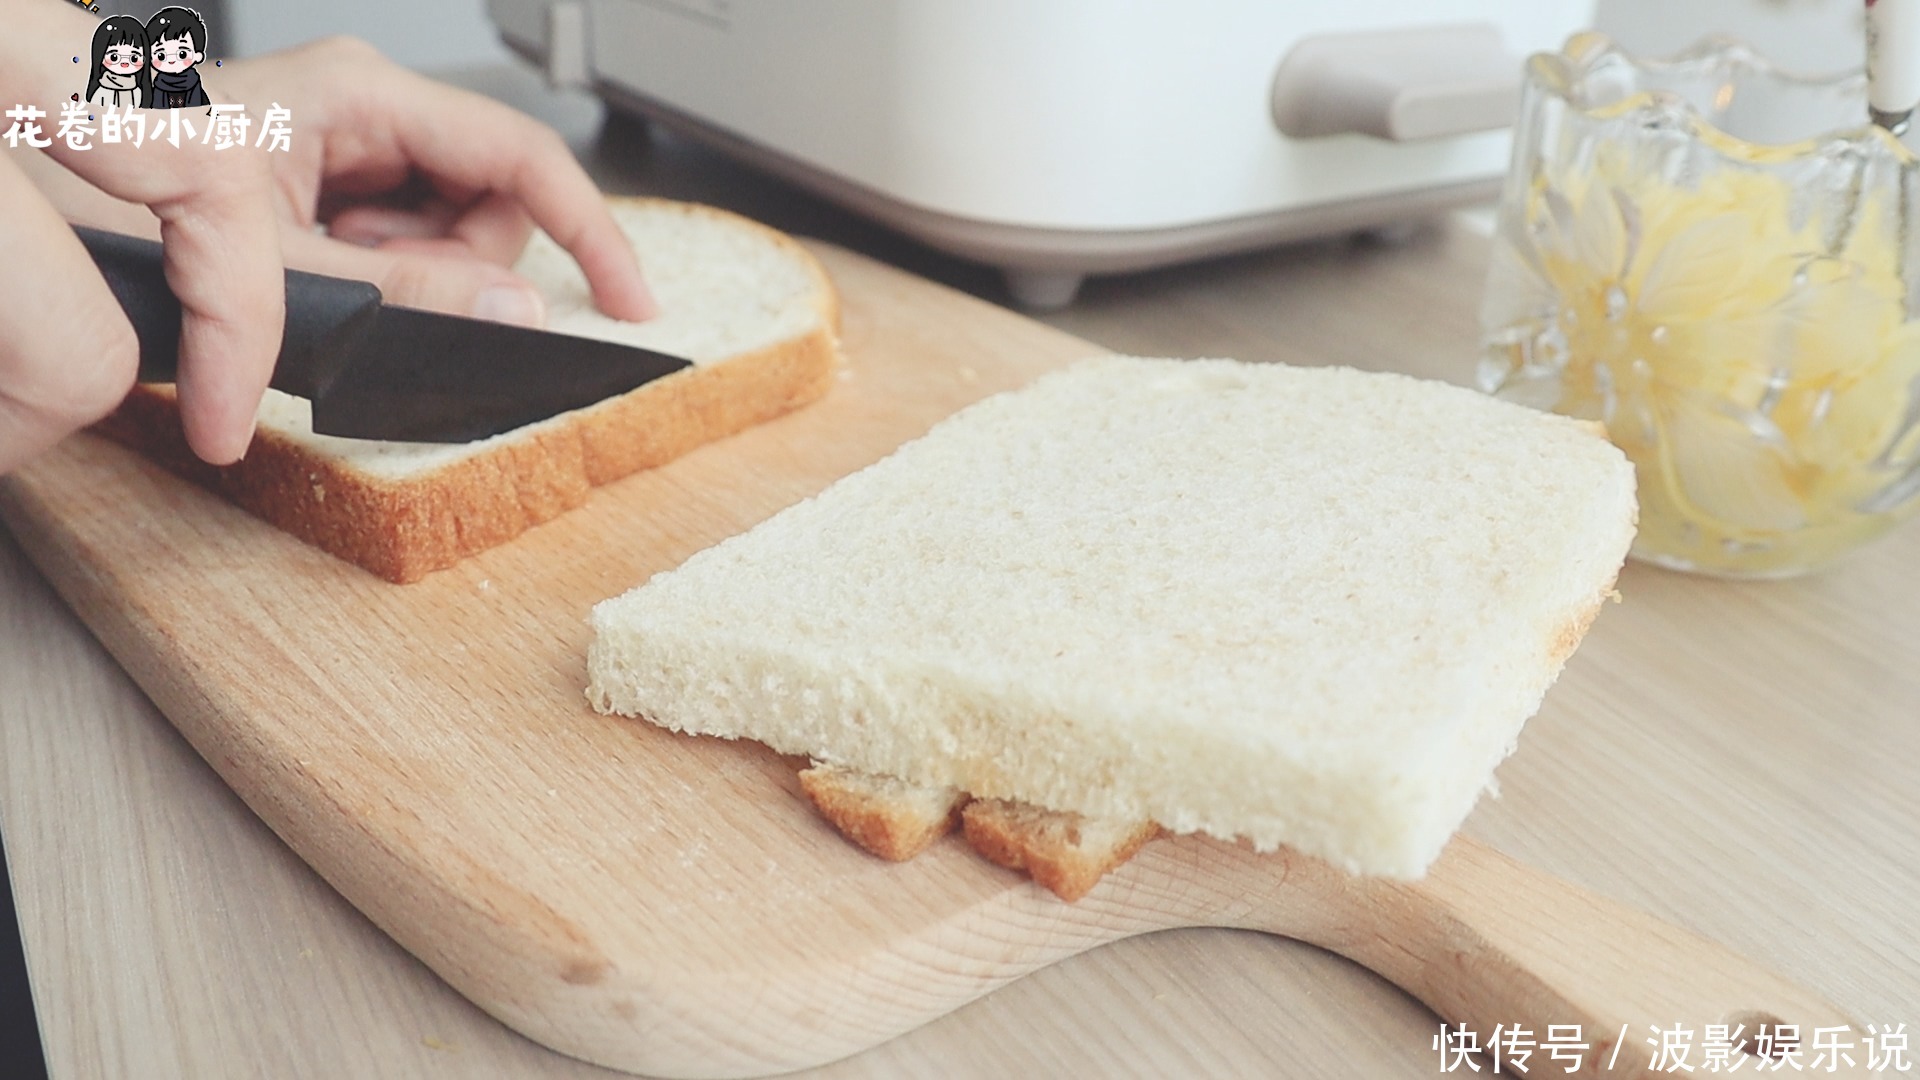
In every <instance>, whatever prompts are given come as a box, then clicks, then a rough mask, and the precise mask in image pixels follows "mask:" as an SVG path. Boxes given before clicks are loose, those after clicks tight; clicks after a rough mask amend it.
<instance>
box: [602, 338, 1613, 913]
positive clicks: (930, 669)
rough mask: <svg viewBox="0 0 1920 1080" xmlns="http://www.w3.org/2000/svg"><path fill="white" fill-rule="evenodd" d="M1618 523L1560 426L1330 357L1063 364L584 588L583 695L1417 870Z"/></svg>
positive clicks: (720, 728)
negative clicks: (630, 573) (683, 557)
mask: <svg viewBox="0 0 1920 1080" xmlns="http://www.w3.org/2000/svg"><path fill="white" fill-rule="evenodd" d="M1635 517H1636V504H1635V501H1634V472H1633V467H1632V465H1631V464H1630V463H1629V462H1628V461H1627V459H1626V457H1625V456H1624V455H1623V454H1622V453H1621V452H1620V451H1619V450H1618V449H1617V448H1616V447H1614V446H1613V445H1612V444H1610V443H1609V442H1607V440H1606V439H1605V438H1604V437H1603V436H1602V434H1601V433H1600V432H1598V431H1596V430H1595V429H1594V427H1593V426H1592V425H1589V424H1586V423H1583V422H1581V421H1577V420H1573V419H1569V418H1566V417H1560V416H1554V415H1551V414H1547V413H1542V412H1537V411H1535V410H1532V409H1527V408H1525V407H1522V406H1519V405H1514V404H1511V403H1509V402H1503V401H1499V400H1495V399H1493V398H1491V397H1488V396H1486V395H1483V394H1479V393H1476V392H1474V391H1471V390H1466V389H1462V388H1460V387H1455V386H1448V385H1445V384H1441V383H1436V382H1428V381H1423V380H1417V379H1411V378H1407V377H1405V376H1399V375H1387V374H1376V373H1367V372H1361V371H1355V370H1351V369H1340V368H1293V367H1286V366H1282V365H1271V364H1239V363H1235V362H1232V361H1226V360H1197V361H1177V360H1142V359H1135V358H1127V357H1109V358H1104V359H1096V360H1089V361H1085V362H1082V363H1080V364H1077V365H1075V366H1073V367H1070V368H1068V369H1066V370H1065V371H1062V372H1058V373H1055V374H1052V375H1048V376H1046V377H1044V378H1042V379H1040V380H1038V381H1037V382H1035V383H1033V384H1032V385H1031V386H1028V387H1026V388H1025V389H1022V390H1017V391H1013V392H1011V393H1006V394H1001V395H998V396H995V397H992V398H989V399H987V400H985V401H983V402H981V403H979V404H977V405H974V406H973V407H971V408H969V409H966V410H965V411H963V412H961V413H959V414H957V415H955V416H954V417H951V418H949V419H948V420H946V421H944V422H943V423H941V424H939V425H938V426H936V427H935V428H934V429H933V430H932V431H930V432H929V433H928V434H927V435H925V436H924V437H922V438H920V439H918V440H916V441H914V442H911V443H908V444H906V445H905V446H903V447H901V448H900V449H899V450H897V451H895V452H894V453H893V454H892V455H891V456H889V457H887V458H885V459H884V460H882V461H879V462H877V463H875V464H873V465H871V466H869V467H868V468H866V469H863V470H861V471H860V472H857V473H854V474H853V475H851V476H848V477H846V478H844V479H842V480H840V481H839V482H838V483H836V484H834V485H833V486H832V487H830V488H828V489H827V490H826V491H824V492H822V493H820V494H819V495H817V496H815V497H814V498H812V499H810V500H807V501H805V502H802V503H800V504H798V505H796V506H793V507H790V508H789V509H787V510H785V511H783V512H781V513H779V514H777V515H775V516H773V517H772V518H770V519H768V520H767V521H765V522H762V523H761V524H760V525H758V526H756V527H755V528H754V529H752V530H750V531H749V532H747V533H745V534H743V535H740V536H736V537H733V538H731V539H729V540H727V541H725V542H723V543H721V544H718V545H716V546H714V547H711V548H708V549H707V550H705V551H702V552H700V553H698V554H696V555H694V556H693V557H692V558H690V559H688V560H687V561H686V562H685V563H684V564H682V565H681V566H679V567H678V568H676V569H673V570H669V571H666V572H663V573H660V574H657V575H655V576H654V577H653V578H652V580H650V581H648V582H646V583H645V584H643V585H641V586H640V587H638V588H636V589H634V590H632V591H631V592H629V593H627V594H625V595H623V596H620V597H617V598H615V599H612V600H608V601H605V602H603V603H601V604H599V605H598V606H596V607H595V609H594V612H593V617H592V621H593V630H594V637H593V641H592V644H591V645H590V647H589V652H588V674H589V689H588V696H589V699H590V700H591V701H592V702H593V703H594V705H595V706H596V707H597V708H599V709H601V710H603V711H606V712H612V713H618V714H622V715H628V716H637V717H644V718H645V719H647V720H649V721H651V722H653V723H656V724H659V725H661V726H663V727H666V728H669V729H671V730H676V731H683V732H691V733H699V734H707V735H716V736H720V737H722V738H749V739H755V740H758V741H760V742H762V743H765V744H767V745H768V746H771V747H772V748H773V749H775V750H778V751H780V752H782V753H788V754H804V755H808V756H810V757H812V758H814V759H816V760H824V761H831V762H834V763H835V764H838V765H843V766H845V767H847V768H851V769H856V770H859V771H861V772H867V773H875V774H880V775H885V776H895V777H899V778H900V779H902V780H905V781H907V782H909V783H912V784H916V785H921V786H927V787H951V788H956V789H958V790H961V791H966V792H969V793H971V794H972V795H973V796H974V797H976V798H983V799H984V798H997V799H1009V800H1014V801H1018V802H1023V803H1027V804H1030V805H1033V806H1037V807H1044V808H1046V809H1048V810H1054V811H1071V812H1073V813H1076V814H1080V815H1083V816H1084V817H1086V818H1090V819H1096V820H1104V821H1119V822H1140V821H1153V822H1158V823H1159V824H1160V825H1162V826H1164V827H1165V828H1167V829H1168V830H1169V831H1172V832H1176V833H1187V832H1204V833H1207V834H1209V835H1212V836H1215V837H1218V838H1220V839H1223V840H1245V841H1247V842H1248V843H1250V844H1251V845H1252V846H1253V847H1254V848H1256V849H1257V850H1272V849H1273V848H1275V847H1277V846H1279V845H1281V844H1286V845H1288V846H1290V847H1293V848H1295V849H1297V850H1299V851H1301V852H1303V853H1305V854H1308V855H1313V856H1317V857H1319V858H1322V859H1324V860H1327V861H1328V862H1330V863H1332V864H1334V865H1336V866H1339V867H1341V868H1343V869H1346V870H1348V871H1350V872H1353V873H1360V874H1377V875H1383V876H1389V877H1399V878H1413V877H1419V876H1421V875H1422V874H1424V873H1425V871H1426V868H1427V867H1428V866H1429V865H1430V864H1431V862H1432V861H1433V860H1434V859H1435V858H1436V857H1438V855H1439V854H1440V851H1441V849H1442V848H1443V847H1444V846H1445V845H1446V842H1447V840H1448V839H1449V838H1451V837H1452V835H1453V833H1454V831H1455V829H1457V828H1458V827H1459V825H1460V823H1461V821H1462V820H1464V819H1465V817H1466V816H1467V814H1468V812H1469V811H1470V810H1471V809H1472V808H1473V806H1474V804H1475V803H1476V801H1477V800H1478V799H1479V797H1480V795H1481V793H1482V792H1483V791H1485V790H1487V789H1488V788H1489V786H1490V785H1491V784H1492V782H1493V779H1494V769H1495V767H1496V766H1497V765H1498V764H1499V763H1500V761H1501V760H1503V759H1504V758H1505V757H1506V756H1507V755H1508V754H1509V753H1511V752H1512V751H1513V749H1514V748H1515V746H1516V744H1517V740H1518V738H1519V735H1520V731H1521V728H1522V726H1523V725H1524V723H1525V722H1526V720H1527V718H1528V717H1530V716H1531V715H1533V713H1534V712H1535V711H1536V710H1537V709H1538V708H1539V706H1540V703H1541V700H1542V697H1543V695H1544V694H1545V693H1546V691H1547V688H1548V687H1549V686H1551V685H1552V683H1553V682H1554V680H1555V678H1556V677H1557V676H1558V674H1559V671H1560V668H1561V665H1562V664H1563V663H1564V662H1565V661H1566V659H1567V656H1568V653H1569V652H1570V651H1571V650H1572V648H1573V647H1574V645H1575V644H1576V643H1577V642H1578V641H1579V640H1580V638H1581V636H1582V635H1583V634H1584V633H1585V631H1586V628H1587V625H1588V623H1589V622H1590V621H1591V619H1592V618H1593V615H1594V612H1595V610H1596V609H1597V608H1598V607H1599V606H1600V605H1601V604H1602V603H1603V602H1604V601H1605V600H1606V599H1607V598H1608V597H1609V596H1610V595H1612V592H1613V585H1614V580H1615V577H1616V575H1617V574H1618V573H1619V570H1620V567H1621V564H1622V561H1623V560H1624V558H1625V556H1626V553H1627V549H1628V546H1629V544H1630V543H1631V541H1632V537H1633V532H1634V523H1635Z"/></svg>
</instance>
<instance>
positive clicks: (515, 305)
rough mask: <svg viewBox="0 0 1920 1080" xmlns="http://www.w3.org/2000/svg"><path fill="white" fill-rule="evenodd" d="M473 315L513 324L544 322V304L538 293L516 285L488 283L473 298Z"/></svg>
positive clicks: (537, 323) (477, 317)
mask: <svg viewBox="0 0 1920 1080" xmlns="http://www.w3.org/2000/svg"><path fill="white" fill-rule="evenodd" d="M473 317H474V318H476V319H487V320H489V321H492V322H501V323H511V324H513V325H514V326H535V327H537V326H539V325H541V324H542V323H544V322H546V304H544V303H543V302H542V301H541V299H540V294H539V293H537V292H534V291H533V290H532V289H526V288H522V287H520V286H518V285H489V286H487V287H486V288H484V289H482V290H480V295H479V296H476V297H474V298H473Z"/></svg>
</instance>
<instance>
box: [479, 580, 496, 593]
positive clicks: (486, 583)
mask: <svg viewBox="0 0 1920 1080" xmlns="http://www.w3.org/2000/svg"><path fill="white" fill-rule="evenodd" d="M480 591H481V592H492V591H493V579H492V578H481V579H480Z"/></svg>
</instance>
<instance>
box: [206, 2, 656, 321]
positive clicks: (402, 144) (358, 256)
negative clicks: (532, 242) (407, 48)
mask: <svg viewBox="0 0 1920 1080" xmlns="http://www.w3.org/2000/svg"><path fill="white" fill-rule="evenodd" d="M208 82H209V84H210V85H211V88H212V90H213V91H214V92H215V93H216V94H218V95H219V96H221V97H223V98H227V99H230V100H231V101H233V102H234V103H237V104H241V105H244V106H246V107H247V111H248V113H249V114H250V115H251V116H252V117H253V118H254V120H255V122H256V123H258V122H259V120H260V119H261V118H262V117H263V116H264V115H265V112H266V109H267V108H268V107H269V106H271V105H273V104H276V103H277V104H280V105H282V106H285V107H286V108H288V109H289V110H291V112H292V115H293V119H292V121H291V124H290V126H291V127H292V129H293V138H292V140H291V145H292V150H291V152H285V153H276V154H271V155H268V156H269V159H270V162H271V165H272V167H273V177H274V181H275V184H274V194H275V198H276V202H277V209H278V211H279V213H280V215H281V217H282V219H283V220H284V221H286V222H288V223H290V224H292V225H293V226H295V228H296V230H297V231H298V232H300V233H301V234H311V233H312V231H313V227H314V225H315V224H316V223H318V224H321V225H324V226H325V227H326V229H327V234H328V238H327V239H321V240H317V241H314V240H306V239H303V240H301V241H298V242H290V243H289V245H288V248H287V261H288V263H289V264H290V265H295V266H299V267H300V268H301V269H305V270H314V271H317V272H320V273H326V274H333V275H335V276H339V277H355V278H361V279H365V280H369V281H372V282H374V283H375V284H377V285H379V286H380V287H381V289H382V291H383V292H384V293H385V294H386V295H387V298H388V299H390V300H392V301H394V302H396V303H401V304H407V305H410V306H414V307H425V308H432V309H435V310H440V311H449V312H453V313H455V314H474V315H479V316H481V317H484V318H492V319H498V320H501V321H506V322H518V323H524V324H529V325H538V324H539V323H540V322H541V321H542V320H543V318H544V311H543V308H542V305H541V301H540V294H539V293H538V292H537V291H536V290H534V288H533V287H532V286H531V285H529V284H528V283H526V282H525V281H522V280H521V279H520V278H518V277H517V276H515V275H514V274H512V273H511V272H510V271H508V270H507V269H506V267H508V266H509V265H511V264H512V263H513V261H514V260H515V259H516V258H518V257H519V254H520V252H521V249H522V248H523V247H524V246H525V244H526V240H527V237H528V235H529V233H530V232H531V231H532V227H533V225H535V224H538V225H539V226H540V227H541V228H543V229H545V230H546V231H547V233H548V234H550V235H551V236H553V238H554V239H555V240H556V241H558V242H559V243H560V245H561V246H562V247H564V248H566V249H567V250H568V251H570V252H571V253H572V254H573V256H574V257H575V258H576V259H577V260H579V262H580V265H581V268H582V270H583V271H585V273H586V277H587V280H588V282H589V283H590V284H591V285H592V287H593V294H594V299H595V302H596V303H598V305H599V306H600V308H601V309H602V310H603V311H606V312H607V313H608V314H610V315H613V316H615V317H618V318H625V319H634V320H639V319H645V318H648V317H650V316H651V315H652V314H653V312H654V304H653V298H652V296H651V294H649V293H648V291H647V288H646V284H645V282H644V280H643V279H642V278H641V275H640V268H639V266H638V264H637V263H636V262H635V260H634V255H633V249H632V247H631V245H630V244H629V243H628V242H627V240H626V238H625V236H624V235H623V234H622V233H621V232H620V229H619V227H618V226H617V225H616V224H615V223H614V220H613V216H612V215H611V214H610V213H609V212H608V210H607V208H606V204H605V201H604V200H603V199H602V198H601V195H600V192H599V190H598V189H597V188H596V187H595V186H594V184H593V182H592V181H591V180H589V179H588V178H587V176H586V174H585V173H584V172H582V171H581V169H580V166H579V164H578V163H577V162H576V161H575V160H574V158H573V155H572V154H571V153H570V152H569V151H568V149H567V147H566V144H565V143H564V142H563V141H562V140H561V139H560V137H559V136H558V135H557V134H556V133H555V132H554V131H553V130H552V129H551V128H549V127H547V126H545V125H543V124H540V123H539V122H537V121H535V120H533V119H531V118H530V117H527V116H525V115H523V114H521V113H518V112H516V111H514V110H513V109H510V108H508V107H506V106H504V105H501V104H499V103H498V102H495V101H492V100H490V99H488V98H484V97H481V96H479V95H477V94H472V93H468V92H466V91H463V90H458V89H455V88H453V87H450V86H446V85H444V84H441V83H436V82H433V81H432V80H430V79H427V78H424V77H422V76H420V75H417V74H415V73H413V72H410V71H408V70H406V69H405V68H401V67H399V66H397V65H395V64H393V63H391V62H389V61H388V60H386V59H385V58H384V57H382V56H381V55H380V54H379V53H378V52H377V51H375V50H374V49H373V47H372V46H370V45H367V44H365V43H364V42H360V41H356V40H353V39H351V38H331V39H328V40H325V41H320V42H316V43H314V44H311V45H306V46H302V47H300V48H297V49H292V50H289V51H287V52H282V53H276V54H273V55H271V56H265V57H260V58H258V59H255V60H247V61H241V62H237V63H232V64H228V65H226V66H225V67H224V68H222V69H221V72H220V75H219V77H218V79H217V80H215V79H211V78H210V79H209V80H208Z"/></svg>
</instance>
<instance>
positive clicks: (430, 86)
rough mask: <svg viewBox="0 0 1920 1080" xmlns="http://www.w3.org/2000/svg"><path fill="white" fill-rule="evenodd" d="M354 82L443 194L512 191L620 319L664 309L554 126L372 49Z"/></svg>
mask: <svg viewBox="0 0 1920 1080" xmlns="http://www.w3.org/2000/svg"><path fill="white" fill-rule="evenodd" d="M348 48H352V49H357V50H360V51H359V53H358V55H357V63H356V67H357V68H358V70H357V71H356V73H355V77H354V78H353V80H352V83H351V93H353V95H354V101H355V104H356V105H357V108H356V109H354V110H352V111H353V112H355V113H356V114H357V115H356V116H355V120H356V121H357V122H358V123H360V124H361V126H362V128H363V129H366V130H380V131H384V132H386V133H387V134H388V135H389V136H390V137H391V138H392V139H393V141H394V145H395V148H396V149H397V150H398V152H399V153H400V154H402V155H403V156H404V157H405V158H406V159H407V160H408V161H409V162H410V163H411V165H412V167H413V168H415V169H417V170H419V171H421V172H424V173H425V174H427V175H428V176H429V177H431V178H432V179H433V180H434V182H435V184H436V186H437V187H439V188H441V190H443V191H447V190H452V191H455V192H473V193H491V194H494V195H504V196H508V197H510V198H512V199H514V200H515V201H517V202H519V203H520V204H521V205H523V206H525V208H526V210H527V212H528V214H529V215H530V216H531V217H532V219H533V221H534V222H535V223H536V224H538V225H539V226H540V228H542V229H544V230H546V232H547V234H548V235H550V236H552V237H553V239H554V240H555V241H556V242H557V243H559V245H560V246H561V247H563V248H565V249H566V250H567V252H568V253H569V254H571V255H572V256H573V257H574V258H575V259H576V260H577V261H578V262H579V263H580V269H581V270H582V271H583V272H584V273H585V275H586V278H587V281H588V283H589V285H590V286H591V287H592V289H593V296H594V302H595V303H596V304H597V305H598V306H599V307H600V309H601V310H602V311H605V312H607V313H608V314H610V315H613V316H615V317H617V318H623V319H635V320H638V319H645V318H649V317H651V316H652V315H653V314H654V312H655V311H656V305H655V303H654V300H653V295H652V293H651V292H650V291H649V290H648V289H647V285H646V280H645V278H644V277H643V276H642V274H641V271H640V264H639V261H638V259H637V258H636V256H635V255H634V251H633V245H632V244H631V243H630V242H629V241H628V239H627V237H626V234H625V233H624V232H622V231H621V229H620V226H619V224H618V223H617V222H615V221H614V218H613V214H612V212H611V211H610V210H608V209H607V204H606V200H605V199H604V198H603V197H602V196H601V194H600V191H599V189H598V188H596V187H595V186H594V183H593V181H592V180H591V179H589V178H588V177H587V174H586V172H585V171H584V170H582V169H581V167H580V163H579V162H578V161H576V160H574V157H573V154H572V152H571V151H570V150H568V148H567V145H566V143H565V142H564V141H563V140H562V139H561V138H560V136H559V135H558V134H557V133H556V132H555V131H554V130H553V129H552V128H550V127H548V126H546V125H545V124H542V123H540V122H538V121H536V120H534V119H533V118H532V117H529V116H527V115H525V114H524V113H521V112H518V111H516V110H514V109H511V108H508V107H507V106H505V105H502V104H500V103H499V102H496V101H493V100H491V99H488V98H485V97H482V96H480V95H478V94H474V93H470V92H468V91H465V90H459V89H456V88H454V87H451V86H448V85H446V84H444V83H439V82H435V81H433V80H431V79H428V78H426V77H424V76H421V75H418V74H415V73H414V72H411V71H407V70H406V69H404V68H401V67H398V66H396V65H393V64H391V63H388V62H387V61H385V60H384V59H381V58H380V57H379V55H378V53H375V52H373V51H372V50H371V49H370V48H366V47H364V46H348Z"/></svg>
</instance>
